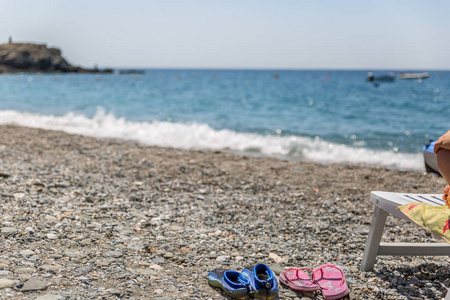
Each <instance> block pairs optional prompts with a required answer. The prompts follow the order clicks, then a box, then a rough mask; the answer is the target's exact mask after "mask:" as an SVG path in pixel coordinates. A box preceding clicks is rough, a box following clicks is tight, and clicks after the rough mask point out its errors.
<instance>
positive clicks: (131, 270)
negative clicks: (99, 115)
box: [0, 125, 450, 300]
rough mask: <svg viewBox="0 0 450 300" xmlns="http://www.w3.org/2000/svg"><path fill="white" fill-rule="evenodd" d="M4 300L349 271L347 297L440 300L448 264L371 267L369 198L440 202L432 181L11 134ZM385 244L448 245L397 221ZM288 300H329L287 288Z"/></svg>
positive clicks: (149, 291) (384, 262)
mask: <svg viewBox="0 0 450 300" xmlns="http://www.w3.org/2000/svg"><path fill="white" fill-rule="evenodd" d="M0 136H1V139H0V162H1V163H0V199H1V205H0V215H1V217H0V230H1V231H0V298H1V299H39V300H54V299H67V300H68V299H158V300H170V299H172V300H175V299H224V298H225V297H224V295H223V294H222V293H221V292H220V291H218V290H216V289H214V288H212V287H210V286H209V285H208V282H207V274H208V272H209V271H210V270H212V269H216V268H227V269H233V270H238V271H239V270H242V268H244V267H246V266H249V265H254V264H256V263H265V264H267V265H268V266H270V267H271V268H272V269H273V270H274V271H275V273H277V274H279V273H280V272H281V271H283V270H284V269H285V268H287V267H309V268H314V267H316V266H318V265H320V264H323V263H332V264H336V265H338V266H339V267H340V268H341V269H342V270H343V271H344V273H345V276H346V279H347V282H348V285H349V288H350V290H351V292H350V294H349V296H348V297H346V298H347V299H442V298H443V297H444V296H445V294H446V292H447V290H446V288H448V287H450V269H449V267H448V257H389V256H384V257H379V258H378V260H377V263H376V264H375V269H374V271H373V272H362V271H361V270H360V264H361V259H362V255H363V251H364V246H365V242H366V238H367V234H368V231H369V228H370V222H371V219H372V214H373V205H372V204H371V203H370V202H369V195H370V192H371V191H375V190H383V191H396V192H409V193H441V191H442V189H443V187H444V186H445V181H444V179H442V178H440V177H438V176H435V175H433V174H426V173H424V172H411V171H400V170H391V169H384V168H369V167H361V166H355V165H342V164H329V165H321V164H316V163H309V162H299V161H286V160H278V159H275V158H269V157H252V156H246V155H239V154H234V153H227V152H208V151H184V150H177V149H170V148H161V147H149V146H143V145H140V144H138V143H134V142H126V141H121V140H115V139H95V138H90V137H83V136H80V135H71V134H67V133H63V132H58V131H47V130H42V129H31V128H25V127H17V126H9V125H8V126H0ZM383 239H384V241H392V242H413V241H414V242H440V241H439V240H437V239H435V238H434V237H432V236H431V234H429V233H428V232H426V231H425V230H423V229H421V228H419V227H418V226H415V225H413V224H411V223H408V222H405V221H404V220H399V219H394V218H389V219H388V224H387V227H386V229H385V233H384V238H383ZM279 298H280V299H302V300H306V299H323V298H322V295H321V294H320V292H317V293H315V294H301V293H297V292H294V291H293V290H291V289H289V288H287V287H286V286H283V285H280V292H279Z"/></svg>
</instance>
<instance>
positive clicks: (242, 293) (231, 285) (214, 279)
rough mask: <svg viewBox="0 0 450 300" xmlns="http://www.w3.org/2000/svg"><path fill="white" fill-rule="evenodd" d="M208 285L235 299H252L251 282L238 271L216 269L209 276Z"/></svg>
mask: <svg viewBox="0 0 450 300" xmlns="http://www.w3.org/2000/svg"><path fill="white" fill-rule="evenodd" d="M208 283H209V284H210V285H211V286H213V287H217V288H220V289H222V290H223V291H224V293H225V294H227V295H228V296H230V297H231V298H234V299H249V298H250V281H249V279H248V278H247V277H245V276H244V274H242V273H239V272H237V271H232V270H225V269H216V270H212V271H211V272H209V274H208Z"/></svg>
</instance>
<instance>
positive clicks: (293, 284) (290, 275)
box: [279, 268, 320, 292]
mask: <svg viewBox="0 0 450 300" xmlns="http://www.w3.org/2000/svg"><path fill="white" fill-rule="evenodd" d="M302 270H308V271H310V272H311V274H313V270H311V269H310V268H289V269H286V271H283V272H281V273H280V276H279V279H280V281H281V282H282V283H283V284H285V285H287V286H288V287H290V288H291V289H293V290H297V291H308V292H309V291H317V290H318V289H320V286H319V285H317V284H316V283H314V282H313V281H312V279H311V277H310V276H309V274H308V273H305V272H303V271H302Z"/></svg>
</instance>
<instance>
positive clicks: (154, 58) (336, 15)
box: [0, 0, 450, 71]
mask: <svg viewBox="0 0 450 300" xmlns="http://www.w3.org/2000/svg"><path fill="white" fill-rule="evenodd" d="M449 13H450V1H448V0H434V1H429V0H423V1H418V0H395V1H392V0H389V1H386V0H377V1H361V0H348V1H338V0H320V1H313V0H220V1H219V0H159V1H155V0H126V1H125V0H122V1H118V0H94V1H92V0H89V1H88V0H77V1H68V0H65V1H63V0H40V1H37V0H0V43H7V42H8V38H9V37H10V36H11V37H12V39H13V42H32V43H39V44H47V46H50V47H56V48H59V49H61V50H62V52H63V56H64V57H65V58H66V59H67V60H68V61H69V62H70V63H71V64H73V65H76V66H83V67H93V66H94V65H95V64H96V65H98V67H100V68H106V67H111V68H189V69H191V68H194V69H328V70H335V69H361V70H374V69H384V70H417V71H428V70H450V58H449V54H450V39H449V38H448V36H449V33H450V18H449V17H448V15H449Z"/></svg>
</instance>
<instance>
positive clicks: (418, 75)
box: [398, 72, 430, 79]
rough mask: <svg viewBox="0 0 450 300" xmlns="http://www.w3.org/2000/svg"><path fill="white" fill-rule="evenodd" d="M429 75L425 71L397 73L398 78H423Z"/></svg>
mask: <svg viewBox="0 0 450 300" xmlns="http://www.w3.org/2000/svg"><path fill="white" fill-rule="evenodd" d="M428 77H430V75H429V74H428V73H427V72H422V73H405V72H403V73H400V74H398V79H425V78H428Z"/></svg>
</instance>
